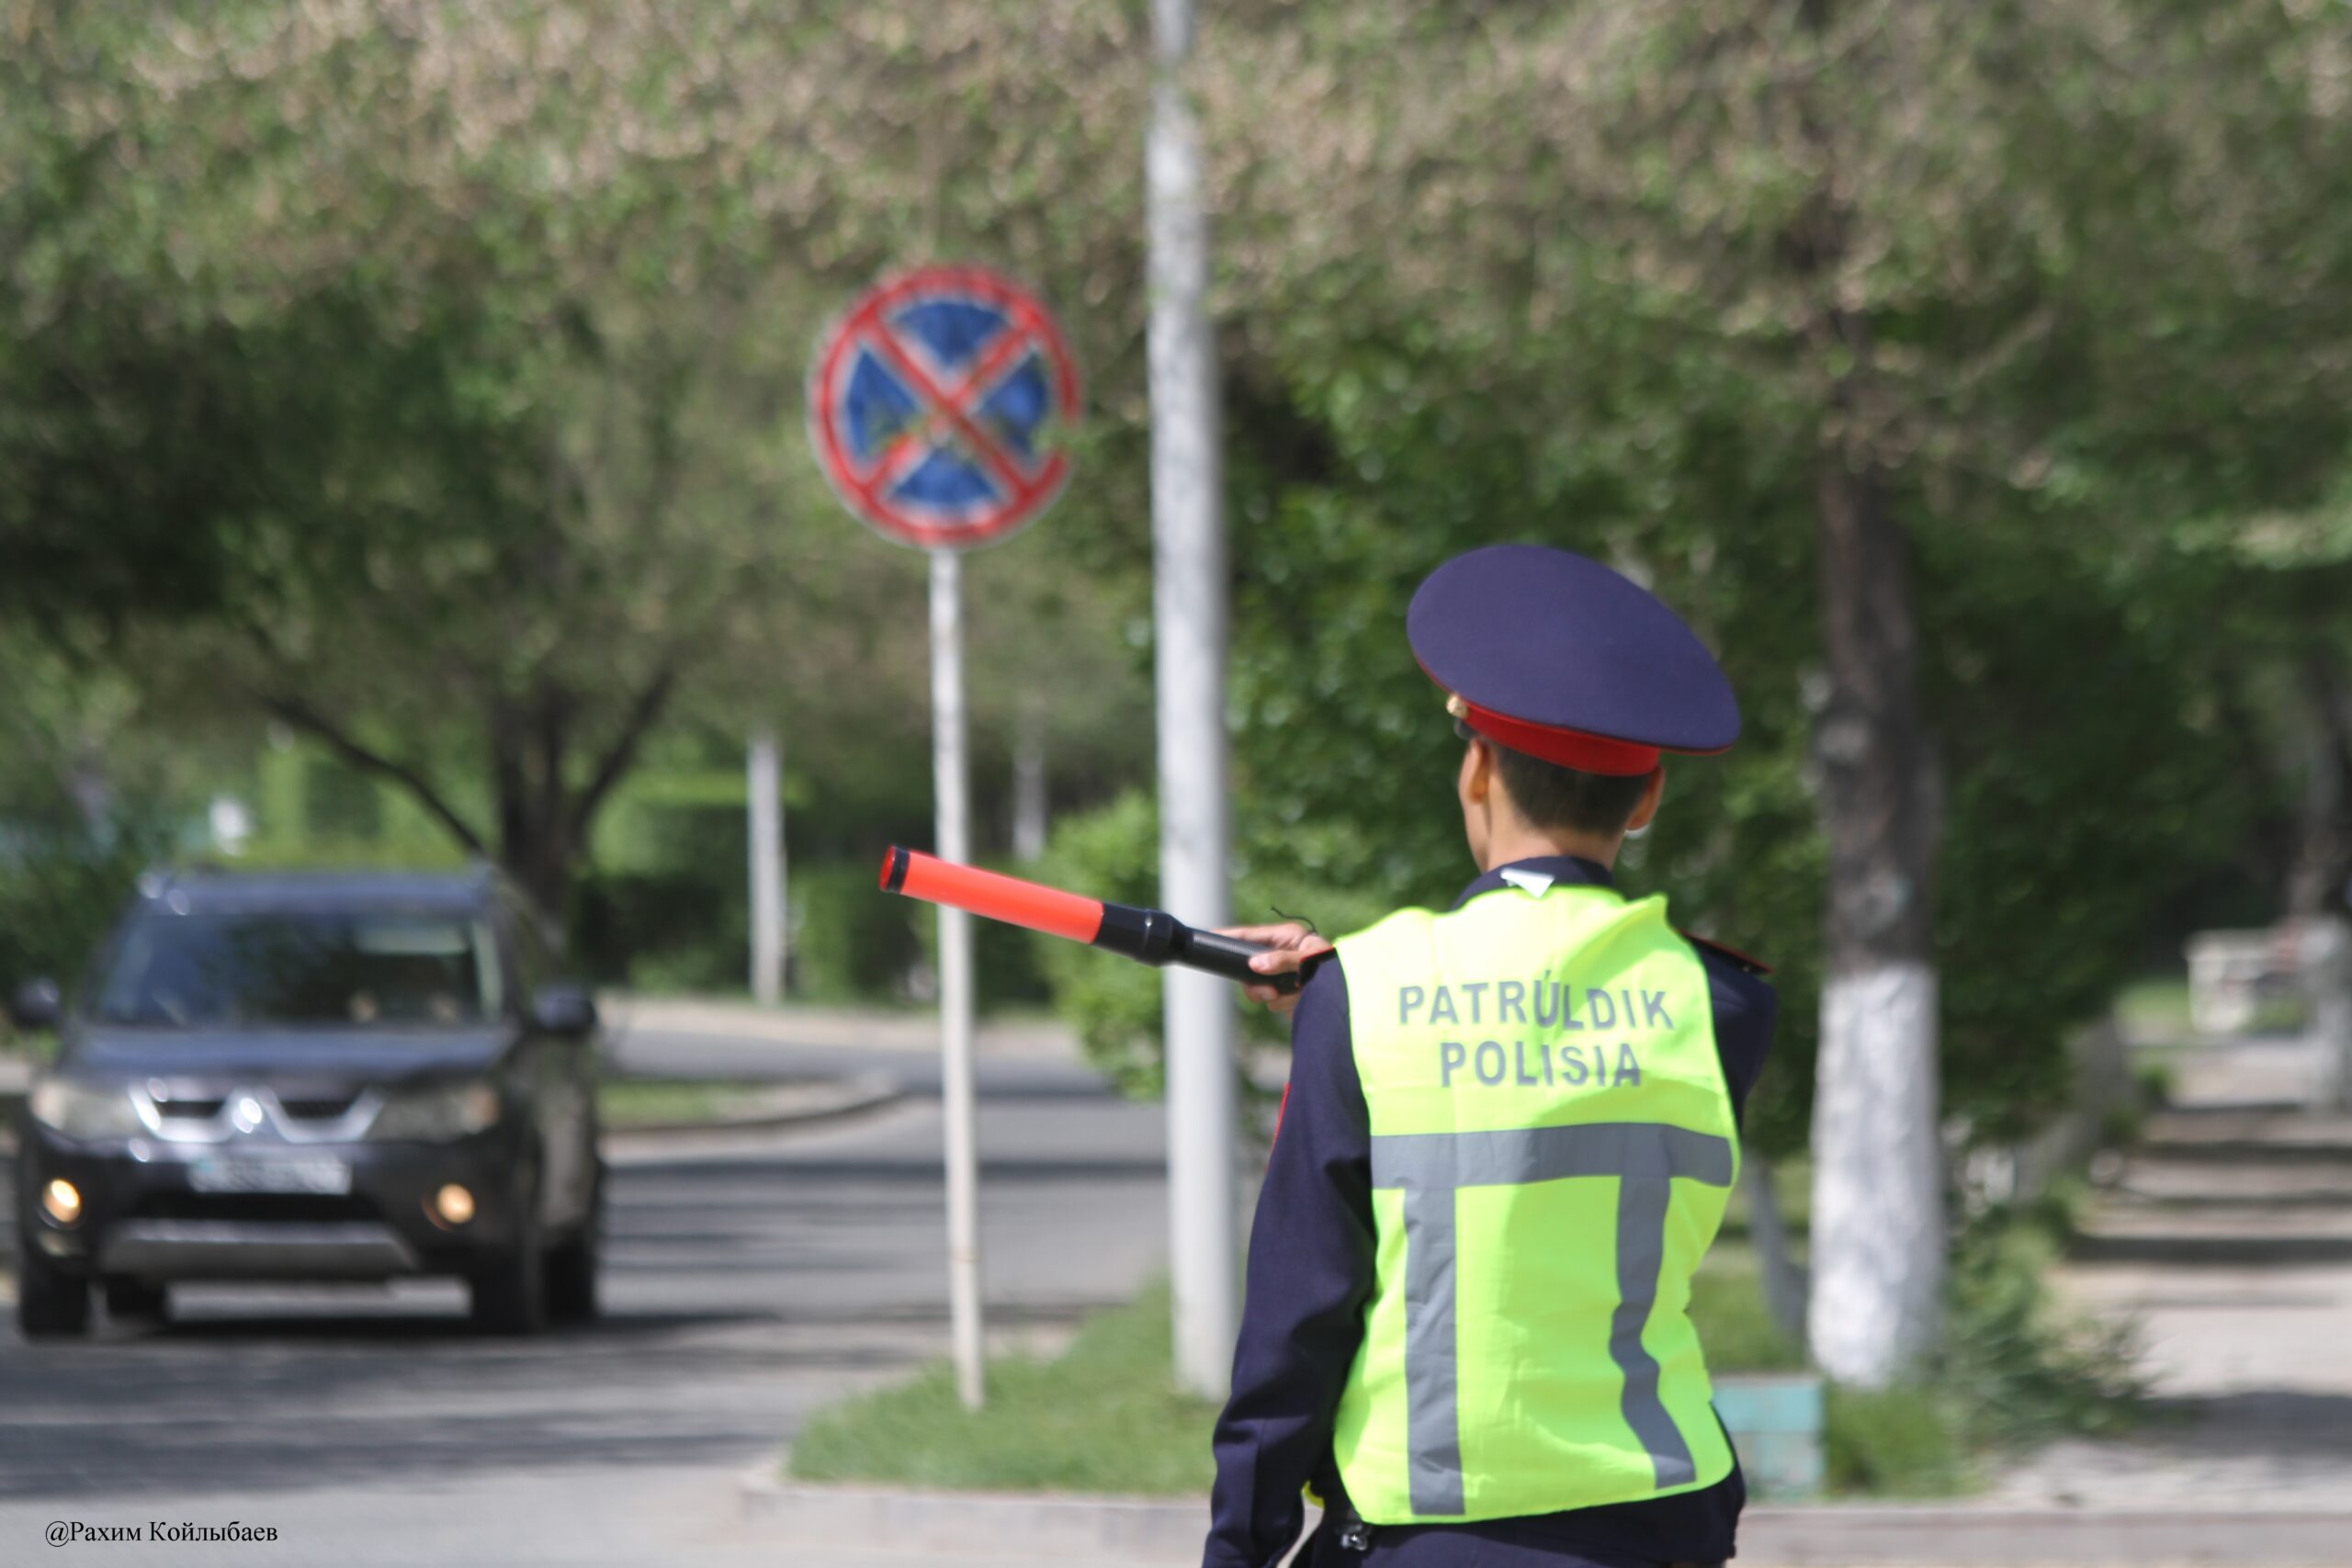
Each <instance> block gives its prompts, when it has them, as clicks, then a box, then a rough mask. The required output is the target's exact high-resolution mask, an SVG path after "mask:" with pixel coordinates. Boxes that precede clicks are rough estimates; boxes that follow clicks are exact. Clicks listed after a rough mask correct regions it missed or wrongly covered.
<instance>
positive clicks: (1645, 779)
mask: <svg viewBox="0 0 2352 1568" xmlns="http://www.w3.org/2000/svg"><path fill="white" fill-rule="evenodd" d="M1455 729H1456V730H1457V731H1458V732H1461V733H1463V734H1464V735H1465V736H1476V731H1475V730H1471V729H1470V728H1469V727H1468V726H1467V725H1461V724H1457V725H1456V726H1455ZM1476 738H1477V739H1486V738H1485V737H1483V736H1476ZM1487 745H1488V746H1490V747H1493V748H1494V753H1495V772H1496V773H1498V774H1500V775H1501V776H1502V781H1503V791H1504V793H1505V794H1507V795H1510V803H1511V804H1512V805H1513V806H1516V807H1519V814H1520V815H1521V817H1524V818H1527V820H1528V823H1529V825H1530V826H1532V827H1536V828H1553V829H1566V830H1567V831H1569V832H1572V833H1620V832H1623V831H1624V829H1625V824H1626V823H1627V822H1628V821H1630V820H1632V818H1633V816H1634V807H1637V806H1639V805H1641V803H1642V792H1643V791H1644V790H1645V789H1647V788H1648V787H1649V782H1650V776H1649V774H1647V773H1632V774H1628V775H1624V776H1622V777H1620V776H1616V775H1612V774H1608V773H1578V772H1577V770H1576V769H1574V768H1564V767H1562V766H1560V764H1559V763H1557V762H1547V761H1544V759H1543V758H1541V757H1531V756H1529V755H1528V754H1527V753H1526V752H1524V751H1514V750H1511V749H1510V747H1508V746H1504V745H1501V744H1498V742H1496V741H1493V740H1487Z"/></svg>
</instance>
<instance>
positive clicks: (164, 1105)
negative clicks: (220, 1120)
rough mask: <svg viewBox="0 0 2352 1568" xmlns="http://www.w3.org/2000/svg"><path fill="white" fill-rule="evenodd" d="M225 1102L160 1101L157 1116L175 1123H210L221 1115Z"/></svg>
mask: <svg viewBox="0 0 2352 1568" xmlns="http://www.w3.org/2000/svg"><path fill="white" fill-rule="evenodd" d="M222 1103H223V1101H222V1100H220V1099H218V1098H215V1099H212V1100H157V1101H156V1102H155V1114H156V1115H158V1116H163V1117H168V1118H169V1119H171V1120H172V1121H175V1122H209V1121H211V1120H212V1119H213V1118H214V1117H215V1116H218V1115H220V1107H221V1105H222Z"/></svg>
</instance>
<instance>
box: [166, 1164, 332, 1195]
mask: <svg viewBox="0 0 2352 1568" xmlns="http://www.w3.org/2000/svg"><path fill="white" fill-rule="evenodd" d="M187 1184H188V1185H189V1186H190V1187H193V1188H195V1189H196V1190H198V1192H309V1193H319V1194H327V1195H331V1196H335V1197H340V1196H342V1195H343V1194H344V1193H345V1192H348V1191H350V1190H351V1167H349V1166H348V1165H345V1163H344V1162H343V1161H341V1160H339V1159H208V1160H198V1162H197V1163H196V1164H194V1165H192V1166H190V1167H189V1168H188V1172H187Z"/></svg>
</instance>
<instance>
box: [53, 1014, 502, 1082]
mask: <svg viewBox="0 0 2352 1568" xmlns="http://www.w3.org/2000/svg"><path fill="white" fill-rule="evenodd" d="M514 1040H515V1031H514V1030H512V1029H501V1028H491V1029H433V1030H424V1029H417V1030H399V1029H383V1030H378V1029H321V1030H299V1029H282V1030H281V1029H256V1030H217V1031H216V1030H180V1029H89V1030H85V1031H84V1032H82V1033H81V1034H80V1035H79V1037H78V1038H76V1039H75V1040H74V1042H73V1043H72V1045H71V1047H70V1048H69V1051H68V1053H67V1055H66V1057H65V1059H64V1060H63V1062H62V1063H61V1064H60V1065H61V1066H62V1067H63V1068H64V1070H66V1071H68V1072H81V1073H89V1074H94V1075H98V1076H106V1077H115V1076H119V1077H141V1076H153V1077H172V1078H213V1077H272V1078H277V1077H301V1078H345V1079H354V1080H356V1079H363V1078H364V1079H366V1080H367V1081H368V1082H370V1083H396V1082H398V1081H400V1080H401V1079H402V1078H408V1077H445V1076H447V1075H448V1074H451V1073H460V1072H467V1071H473V1070H480V1069H486V1068H488V1067H490V1066H492V1065H494V1064H495V1063H496V1062H497V1060H498V1058H499V1057H500V1056H501V1055H503V1053H504V1052H505V1050H506V1048H507V1047H508V1046H509V1045H511V1044H512V1043H514Z"/></svg>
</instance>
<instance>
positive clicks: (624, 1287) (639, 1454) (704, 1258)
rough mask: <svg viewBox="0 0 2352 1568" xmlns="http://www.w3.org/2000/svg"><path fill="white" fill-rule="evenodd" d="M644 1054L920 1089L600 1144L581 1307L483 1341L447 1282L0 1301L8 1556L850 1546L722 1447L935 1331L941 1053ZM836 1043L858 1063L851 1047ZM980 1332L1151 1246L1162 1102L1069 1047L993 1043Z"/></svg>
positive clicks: (1077, 1301)
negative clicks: (72, 1533) (782, 1529)
mask: <svg viewBox="0 0 2352 1568" xmlns="http://www.w3.org/2000/svg"><path fill="white" fill-rule="evenodd" d="M620 1052H621V1055H622V1057H623V1059H624V1061H625V1062H627V1063H628V1065H630V1066H635V1067H637V1068H638V1069H639V1070H652V1071H661V1072H663V1073H671V1074H682V1075H683V1074H697V1073H707V1074H711V1075H715V1076H730V1077H731V1076H752V1075H763V1074H777V1075H795V1076H797V1075H801V1074H806V1073H810V1072H826V1071H835V1070H842V1069H843V1068H845V1067H854V1068H855V1069H856V1070H863V1071H872V1070H874V1069H876V1067H877V1066H879V1067H883V1068H886V1069H888V1070H889V1071H891V1072H892V1073H893V1074H894V1076H896V1077H900V1078H901V1079H902V1080H903V1081H904V1083H905V1085H906V1087H907V1089H908V1091H909V1098H908V1099H907V1100H904V1101H902V1102H900V1103H899V1104H898V1105H897V1106H894V1107H892V1108H889V1109H888V1110H884V1111H878V1112H875V1113H872V1114H870V1115H867V1116H865V1117H861V1118H859V1119H856V1120H854V1121H853V1122H845V1123H839V1124H834V1125H831V1126H826V1127H822V1128H816V1129H809V1130H806V1131H803V1132H799V1133H787V1134H768V1135H761V1136H756V1137H754V1136H749V1135H746V1136H741V1137H738V1138H734V1139H732V1140H730V1141H726V1142H721V1143H708V1144H706V1145H703V1146H699V1147H695V1148H691V1149H680V1148H674V1147H672V1148H662V1149H656V1150H641V1151H639V1152H634V1153H631V1154H628V1155H627V1156H624V1157H623V1158H621V1159H620V1160H619V1161H618V1163H616V1168H615V1171H614V1176H613V1185H612V1190H611V1214H610V1221H609V1235H608V1240H607V1246H606V1255H605V1276H604V1285H605V1300H606V1303H607V1311H606V1315H605V1320H604V1321H603V1322H601V1323H599V1324H597V1325H594V1326H592V1327H588V1328H584V1329H580V1330H571V1331H564V1332H560V1333H556V1334H552V1335H550V1336H548V1337H545V1338H543V1339H537V1340H531V1341H498V1340H489V1339H481V1338H476V1337H473V1336H471V1335H470V1334H469V1332H468V1331H467V1329H466V1326H465V1324H464V1322H463V1317H462V1314H463V1307H464V1302H463V1296H462V1293H461V1292H460V1291H459V1289H458V1287H457V1286H455V1285H454V1284H447V1283H442V1282H436V1281H418V1282H413V1283H406V1284H401V1285H398V1286H395V1287H393V1288H390V1289H389V1290H379V1289H375V1288H371V1287H333V1288H329V1287H318V1288H306V1289H299V1290H298V1289H290V1288H288V1289H271V1290H261V1289H247V1288H232V1287H225V1286H222V1287H202V1288H192V1289H188V1290H186V1291H183V1292H177V1293H176V1294H175V1303H174V1321H173V1322H172V1324H171V1325H168V1326H166V1327H164V1328H161V1329H153V1328H139V1327H135V1326H128V1325H126V1326H117V1325H104V1324H102V1325H101V1326H100V1328H99V1331H98V1333H97V1334H96V1337H95V1338H94V1339H93V1340H92V1341H91V1342H89V1343H86V1344H71V1345H52V1344H43V1345H40V1346H28V1345H26V1344H24V1343H22V1342H21V1341H19V1340H18V1339H17V1337H16V1336H15V1332H14V1325H13V1314H11V1315H10V1321H9V1323H8V1325H7V1327H6V1328H5V1329H0V1563H15V1562H36V1561H38V1562H63V1561H69V1560H70V1561H75V1562H85V1561H96V1562H126V1563H129V1562H137V1563H142V1564H161V1563H172V1562H203V1563H215V1562H222V1563H225V1562H280V1563H304V1564H309V1563H326V1562H334V1563H338V1564H355V1565H370V1564H379V1563H381V1564H396V1563H397V1564H409V1563H426V1562H430V1563H435V1564H442V1563H447V1564H468V1563H481V1564H492V1563H495V1564H507V1563H523V1562H550V1563H567V1564H582V1565H586V1568H600V1565H603V1564H613V1565H615V1568H618V1565H621V1564H629V1565H632V1568H634V1565H638V1564H646V1563H662V1562H695V1563H721V1564H731V1563H736V1562H744V1563H749V1562H760V1563H763V1564H786V1565H792V1564H802V1563H806V1564H817V1563H824V1564H828V1565H846V1564H851V1563H858V1564H867V1563H870V1564H873V1565H874V1568H884V1565H886V1564H889V1563H892V1562H897V1561H899V1560H896V1559H891V1558H888V1557H884V1556H879V1555H868V1554H863V1553H856V1554H852V1553H846V1552H844V1551H842V1550H841V1549H839V1548H836V1547H833V1546H830V1545H820V1544H816V1543H797V1542H791V1541H779V1540H774V1539H763V1538H762V1537H760V1536H759V1535H758V1534H757V1533H756V1531H754V1530H752V1529H751V1528H750V1527H746V1526H743V1525H742V1524H741V1523H740V1522H739V1521H738V1520H737V1518H736V1517H735V1508H734V1495H735V1494H734V1483H735V1479H736V1477H738V1476H739V1475H741V1473H743V1472H746V1471H748V1470H750V1469H751V1468H752V1467H753V1466H755V1465H757V1464H760V1463H762V1462H763V1461H767V1460H769V1459H772V1458H773V1456H774V1454H775V1450H776V1446H777V1444H778V1443H779V1441H781V1440H783V1439H786V1438H789V1437H790V1436H791V1434H792V1433H793V1431H794V1430H795V1429H796V1428H797V1426H798V1424H799V1423H800V1422H801V1420H802V1419H803V1418H804V1417H805V1416H806V1414H807V1413H808V1412H809V1410H810V1409H811V1408H812V1407H814V1406H816V1405H818V1404H822V1403H823V1402H825V1401H826V1400H828V1399H829V1398H831V1397H832V1396H834V1395H836V1394H838V1393H841V1392H842V1391H844V1390H846V1389H850V1388H853V1387H855V1386H859V1385H861V1384H864V1383H868V1382H874V1381H877V1380H882V1379H886V1378H888V1377H889V1376H891V1375H893V1374H895V1373H897V1372H899V1371H903V1370H904V1369H905V1368H906V1367H908V1366H909V1365H910V1364H912V1363H913V1362H915V1361H917V1360H920V1359H924V1358H926V1357H930V1356H934V1355H937V1354H940V1353H941V1352H942V1351H943V1348H944V1342H945V1336H946V1313H945V1306H944V1295H945V1269H944V1262H943V1259H942V1248H943V1246H944V1222H943V1218H942V1203H943V1196H942V1189H941V1179H940V1173H939V1152H938V1151H939V1134H940V1128H939V1110H938V1103H937V1100H936V1085H937V1072H936V1067H935V1064H933V1062H932V1061H931V1060H930V1058H929V1057H928V1056H926V1055H922V1054H920V1053H911V1052H890V1053H887V1054H885V1053H877V1052H841V1051H827V1052H817V1051H808V1050H801V1049H796V1048H793V1047H788V1046H778V1045H775V1044H773V1043H758V1042H752V1041H727V1040H720V1039H707V1038H685V1037H668V1038H664V1037H660V1036H648V1035H640V1036H638V1037H634V1038H630V1039H628V1040H625V1041H624V1042H623V1043H622V1044H621V1046H620ZM845 1057H846V1058H852V1059H848V1060H844V1059H843V1058H845ZM980 1086H981V1122H980V1147H981V1156H982V1163H983V1174H982V1249H983V1252H982V1267H983V1270H984V1275H985V1280H986V1289H987V1293H988V1299H989V1304H990V1308H991V1319H992V1321H991V1325H990V1326H991V1329H992V1331H996V1332H1000V1333H1002V1334H1007V1335H1010V1336H1012V1337H1029V1338H1032V1339H1035V1338H1037V1337H1041V1336H1044V1335H1046V1333H1047V1332H1048V1331H1050V1330H1051V1329H1053V1328H1055V1327H1057V1326H1058V1325H1066V1324H1068V1323H1069V1322H1070V1321H1071V1320H1073V1319H1074V1318H1075V1317H1076V1316H1077V1315H1078V1314H1080V1313H1081V1312H1083V1311H1084V1310H1085V1309H1086V1308H1088V1307H1091V1306H1094V1305H1100V1304H1103V1303H1110V1302H1113V1301H1115V1300H1118V1299H1121V1298H1123V1297H1125V1295H1126V1294H1128V1293H1130V1292H1132V1291H1133V1290H1134V1289H1135V1288H1136V1286H1137V1285H1138V1284H1140V1283H1141V1282H1142V1281H1143V1280H1145V1279H1147V1278H1148V1276H1149V1275H1150V1274H1151V1273H1153V1272H1154V1271H1155V1270H1156V1269H1159V1267H1160V1266H1161V1263H1162V1259H1163V1257H1164V1245H1165V1244H1164V1236H1165V1220H1164V1195H1163V1191H1164V1190H1163V1186H1162V1176H1161V1158H1162V1143H1161V1129H1160V1118H1159V1111H1158V1110H1157V1109H1156V1108H1153V1107H1141V1106H1131V1105H1125V1104H1122V1103H1120V1102H1118V1101H1117V1100H1114V1099H1112V1098H1111V1097H1110V1096H1109V1095H1107V1094H1106V1093H1105V1092H1104V1091H1103V1089H1102V1088H1101V1086H1100V1085H1099V1084H1098V1083H1097V1082H1096V1081H1095V1080H1094V1079H1093V1078H1092V1077H1091V1076H1090V1075H1088V1074H1087V1073H1085V1072H1084V1071H1083V1070H1082V1069H1080V1068H1079V1067H1077V1066H1074V1065H1071V1064H1067V1063H1060V1062H1054V1061H1045V1060H1035V1059H1021V1060H1007V1061H989V1060H984V1061H983V1063H982V1066H981V1072H980ZM232 1519H233V1520H239V1521H242V1522H243V1524H244V1525H246V1526H256V1525H258V1526H266V1527H270V1528H274V1529H276V1530H277V1535H278V1539H277V1541H276V1542H275V1543H274V1544H269V1545H256V1544H228V1543H208V1544H200V1545H185V1544H175V1543H172V1542H169V1541H155V1540H141V1541H139V1542H137V1543H107V1544H95V1545H94V1544H90V1543H87V1542H81V1543H76V1544H72V1545H69V1546H67V1547H64V1548H62V1549H59V1550H58V1551H54V1552H52V1551H51V1549H50V1548H49V1547H48V1546H46V1545H45V1544H43V1542H44V1532H45V1530H46V1529H47V1528H48V1527H49V1526H50V1524H51V1523H52V1522H53V1521H64V1522H68V1523H70V1522H73V1521H82V1522H85V1523H87V1524H93V1525H126V1524H128V1525H136V1526H138V1527H139V1528H140V1529H141V1531H142V1532H143V1531H144V1530H145V1529H146V1527H147V1525H148V1522H149V1521H151V1520H164V1521H166V1522H167V1523H168V1522H179V1521H186V1522H191V1523H197V1524H212V1525H225V1524H227V1523H229V1522H230V1521H231V1520H232Z"/></svg>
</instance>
